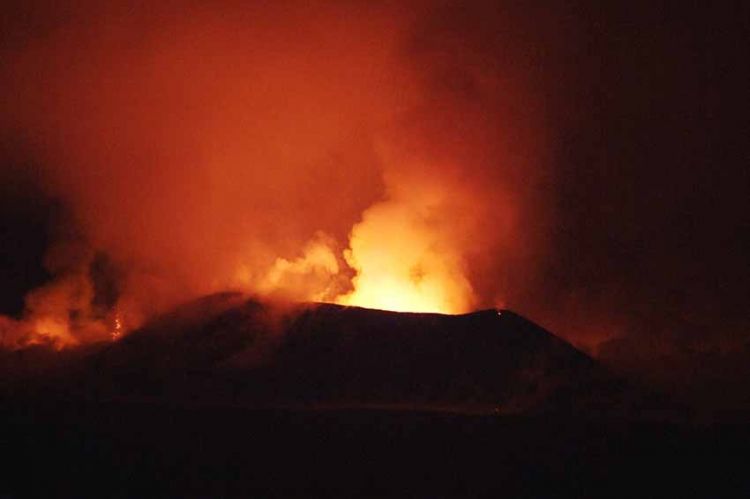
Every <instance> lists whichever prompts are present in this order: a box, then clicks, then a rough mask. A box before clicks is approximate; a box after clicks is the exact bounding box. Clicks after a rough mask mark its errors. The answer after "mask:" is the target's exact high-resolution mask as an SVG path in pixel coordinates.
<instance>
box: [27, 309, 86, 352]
mask: <svg viewBox="0 0 750 499" xmlns="http://www.w3.org/2000/svg"><path fill="white" fill-rule="evenodd" d="M25 343H26V344H28V345H39V344H48V345H52V346H54V347H55V348H56V349H57V350H61V349H62V348H65V347H69V346H73V345H76V344H78V340H76V338H75V337H74V336H73V335H72V334H71V331H70V326H69V324H68V322H67V321H65V320H62V319H59V318H56V317H53V316H45V317H41V318H38V319H35V320H34V321H33V323H32V326H31V336H30V337H28V339H27V340H26V342H25Z"/></svg>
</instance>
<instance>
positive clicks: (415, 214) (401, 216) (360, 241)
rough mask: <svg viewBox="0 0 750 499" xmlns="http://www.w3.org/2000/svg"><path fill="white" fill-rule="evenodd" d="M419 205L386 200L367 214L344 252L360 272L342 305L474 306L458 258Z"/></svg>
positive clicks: (452, 310)
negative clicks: (442, 241) (443, 241)
mask: <svg viewBox="0 0 750 499" xmlns="http://www.w3.org/2000/svg"><path fill="white" fill-rule="evenodd" d="M416 208H417V207H415V206H413V205H412V204H411V203H401V202H398V201H387V202H383V203H380V204H377V205H374V206H373V207H371V208H369V209H368V210H367V211H366V212H365V214H364V217H363V220H362V222H361V223H359V224H358V225H356V226H355V227H354V229H353V230H352V234H351V238H350V249H349V250H347V251H346V252H345V254H344V257H345V259H346V261H347V263H348V264H349V265H350V266H351V267H352V268H353V269H355V270H356V271H357V275H356V276H355V277H354V278H353V279H352V284H353V286H354V290H353V291H352V292H350V293H348V294H345V295H342V296H340V297H339V298H338V300H337V301H338V303H341V304H345V305H356V306H361V307H366V308H377V309H381V310H393V311H397V312H437V313H445V314H456V313H461V312H465V311H467V310H468V309H469V308H470V306H471V298H472V289H471V285H470V284H469V281H468V280H467V279H466V277H465V276H464V275H463V273H462V270H461V260H460V258H459V256H458V255H456V254H454V252H452V251H451V248H450V247H448V246H446V245H444V244H442V243H441V235H442V234H441V232H440V231H439V230H437V229H436V228H435V227H433V226H431V224H430V223H429V220H428V219H426V218H425V217H424V216H422V215H421V214H420V211H421V210H417V209H416Z"/></svg>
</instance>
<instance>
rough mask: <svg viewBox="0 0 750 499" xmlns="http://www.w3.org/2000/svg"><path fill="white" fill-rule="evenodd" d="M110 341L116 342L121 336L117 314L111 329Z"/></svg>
mask: <svg viewBox="0 0 750 499" xmlns="http://www.w3.org/2000/svg"><path fill="white" fill-rule="evenodd" d="M111 334H112V341H117V340H118V339H120V337H121V336H122V320H121V319H120V316H119V314H115V323H114V326H113V327H112V333H111Z"/></svg>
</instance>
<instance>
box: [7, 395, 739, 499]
mask: <svg viewBox="0 0 750 499" xmlns="http://www.w3.org/2000/svg"><path fill="white" fill-rule="evenodd" d="M0 424H1V425H2V433H1V436H0V439H1V440H0V447H1V448H2V459H3V463H2V468H1V471H0V497H3V498H21V497H50V498H51V497H92V498H93V497H128V498H131V497H179V498H183V497H271V496H273V497H477V496H482V495H490V496H496V497H612V496H621V497H625V496H627V497H747V494H748V493H749V492H750V489H749V488H748V485H749V484H750V473H749V472H748V468H747V462H748V459H747V457H748V456H747V452H748V449H750V445H749V444H750V431H748V428H747V427H743V426H736V425H734V426H727V425H724V426H712V427H703V426H700V425H688V424H674V423H645V422H640V423H622V422H619V423H618V422H612V421H611V420H610V421H608V422H605V421H604V420H595V421H583V420H572V419H570V418H565V419H562V418H561V417H556V416H553V415H546V416H545V415H538V416H534V417H514V416H496V415H467V414H447V413H437V412H416V411H414V412H407V411H386V410H357V411H354V410H319V411H313V410H248V409H238V408H226V407H224V408H221V407H216V406H213V407H206V406H204V407H192V408H185V406H182V407H177V406H172V407H169V406H165V405H158V406H157V405H149V404H134V403H129V404H127V405H117V404H111V405H107V406H101V405H88V406H82V405H72V404H71V405H57V406H56V407H46V408H40V407H39V406H35V407H34V408H33V409H31V408H28V407H26V408H21V407H19V406H15V407H12V408H9V407H8V406H5V407H4V408H3V409H2V416H0Z"/></svg>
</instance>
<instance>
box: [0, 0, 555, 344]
mask: <svg viewBox="0 0 750 499" xmlns="http://www.w3.org/2000/svg"><path fill="white" fill-rule="evenodd" d="M441 9H442V7H440V6H438V5H428V4H425V3H418V4H415V5H411V6H403V5H400V3H396V2H394V3H392V4H391V3H385V4H381V3H377V4H373V5H371V4H370V3H369V2H340V3H339V2H273V3H262V4H257V5H240V4H239V3H237V4H235V3H233V2H226V3H225V4H221V5H219V4H216V3H212V5H211V7H210V8H208V7H205V8H202V7H199V6H194V5H191V6H179V7H178V6H176V5H160V6H151V7H149V8H146V7H145V6H142V5H138V6H135V5H132V4H128V3H123V4H120V3H117V2H114V3H108V4H107V6H106V7H105V6H102V5H99V4H98V3H96V4H94V3H92V4H90V5H82V6H79V7H76V8H68V9H66V8H62V7H59V6H57V7H55V6H52V5H42V4H33V3H32V5H31V6H26V7H17V10H19V11H18V12H14V13H13V15H14V16H16V22H15V24H14V25H13V27H14V29H13V30H9V31H8V33H7V35H6V38H5V40H4V43H3V47H2V51H3V52H2V60H3V62H2V69H1V70H0V78H1V79H2V80H1V81H0V83H2V88H3V89H4V95H3V118H2V122H1V123H0V124H1V125H2V129H0V131H1V132H2V134H3V137H4V138H5V139H6V140H12V141H13V142H14V143H16V144H21V145H22V148H23V151H24V152H25V154H27V156H28V157H29V163H28V164H31V165H39V166H38V168H40V170H41V171H40V177H41V178H42V179H43V180H42V184H43V189H44V190H45V191H46V192H47V193H48V194H49V195H50V196H52V197H54V198H56V199H59V200H60V201H61V203H62V206H63V207H64V209H65V210H67V211H68V212H69V216H70V218H71V219H72V220H73V221H74V222H75V226H76V228H77V238H76V240H75V241H74V242H73V243H71V242H70V241H58V243H56V244H55V245H54V246H53V247H52V248H51V249H50V255H49V257H48V262H47V263H48V269H49V271H50V273H51V274H52V275H53V279H52V281H51V282H50V283H49V284H47V285H45V286H43V287H42V288H40V289H38V290H35V291H33V292H31V293H30V294H29V295H28V297H27V308H26V312H25V315H24V317H23V320H21V321H20V322H15V321H13V320H11V319H4V322H3V323H0V327H2V329H3V334H4V339H5V342H6V343H11V344H19V343H20V344H24V343H28V342H34V341H51V342H52V343H55V344H57V345H61V346H62V345H67V344H75V343H78V342H81V341H87V340H92V339H106V338H109V337H110V336H111V335H113V334H115V335H116V334H119V331H120V329H121V328H125V329H130V328H133V327H136V326H137V325H139V324H140V323H142V322H143V321H144V320H145V319H147V318H148V317H150V316H152V315H153V314H155V313H158V312H160V311H163V310H165V309H166V308H168V307H170V306H172V305H174V304H176V303H178V302H180V301H183V300H186V299H190V298H193V297H196V296H199V295H202V294H206V293H211V292H215V291H222V290H227V289H240V290H244V291H247V292H249V293H255V294H260V295H264V296H271V297H277V298H283V299H291V300H296V301H300V300H302V301H304V300H321V301H332V302H340V303H348V304H354V305H361V306H370V307H375V308H387V309H394V310H426V311H441V312H463V311H467V310H470V309H473V308H475V307H481V306H495V305H499V304H502V303H505V301H506V300H507V295H506V293H507V292H508V291H507V290H508V289H509V288H513V287H515V289H514V293H518V292H519V290H518V289H517V288H518V283H519V282H522V281H528V282H532V281H533V278H532V276H533V275H534V274H535V272H536V268H537V267H538V266H539V265H540V264H541V262H542V261H543V258H542V257H543V253H544V251H543V248H544V242H545V239H546V237H547V236H546V229H545V228H546V227H548V225H549V223H550V219H549V213H548V210H547V207H546V204H547V203H546V202H544V201H543V196H545V195H547V194H549V193H548V192H546V191H545V188H544V185H545V181H546V180H545V179H547V178H548V177H549V167H548V164H547V162H548V160H549V158H548V156H549V152H548V148H547V145H546V137H547V130H545V128H544V125H543V124H544V120H545V116H544V113H543V112H542V109H543V102H542V101H541V98H540V96H539V95H538V93H537V92H536V90H537V89H536V88H535V82H534V78H533V70H532V69H529V67H527V66H528V62H529V60H531V59H533V54H531V55H529V54H525V53H523V52H522V51H519V48H518V41H517V40H514V36H515V35H514V34H517V33H518V32H521V31H523V28H522V27H519V26H516V25H514V24H513V20H512V19H510V18H509V19H507V20H503V19H500V20H499V22H500V23H501V25H500V27H499V28H498V27H493V28H492V30H491V31H488V32H482V31H479V32H475V33H470V32H469V31H470V30H466V29H464V28H463V27H461V25H460V23H458V24H457V23H454V22H450V23H448V24H446V25H443V24H441V23H443V22H444V20H445V19H449V18H450V16H446V13H445V9H443V10H441ZM436 11H439V12H440V13H441V14H440V16H436V15H435V14H434V12H436ZM500 17H502V16H500ZM18 19H22V20H23V21H18ZM503 22H504V23H506V26H505V27H503V24H502V23H503ZM488 47H489V48H488ZM498 47H501V50H499V51H498ZM39 230H43V229H42V228H40V229H39ZM97 261H99V262H101V261H105V262H107V264H106V265H97V264H95V262H97ZM102 282H107V283H109V285H108V286H103V285H102V284H101V283H102ZM103 294H109V296H108V297H103Z"/></svg>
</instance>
